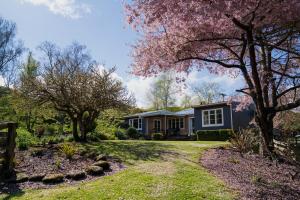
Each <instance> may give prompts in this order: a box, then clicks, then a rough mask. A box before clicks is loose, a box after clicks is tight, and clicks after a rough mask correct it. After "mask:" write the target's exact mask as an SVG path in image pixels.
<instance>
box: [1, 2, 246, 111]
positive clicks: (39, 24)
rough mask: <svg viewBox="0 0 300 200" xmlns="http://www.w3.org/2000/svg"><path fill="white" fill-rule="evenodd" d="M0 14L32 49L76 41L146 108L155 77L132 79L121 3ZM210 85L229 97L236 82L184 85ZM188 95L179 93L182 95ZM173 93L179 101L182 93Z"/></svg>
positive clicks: (4, 8) (15, 8)
mask: <svg viewBox="0 0 300 200" xmlns="http://www.w3.org/2000/svg"><path fill="white" fill-rule="evenodd" d="M0 2H1V3H0V16H2V17H3V18H6V19H9V20H12V21H14V22H16V24H17V29H18V32H17V37H18V38H20V39H21V40H22V41H23V42H24V45H25V46H26V47H27V48H29V49H30V50H31V51H33V52H35V50H36V47H37V46H38V45H40V44H41V43H42V42H43V41H46V40H47V41H51V42H54V43H56V44H58V45H59V46H61V47H64V46H66V45H69V44H71V43H72V42H74V41H78V42H79V43H80V44H84V45H86V46H87V47H88V49H89V50H90V53H91V55H92V56H93V58H94V59H96V60H97V61H99V62H100V63H104V64H105V65H106V67H113V66H116V67H117V72H116V76H118V77H119V78H120V79H122V80H123V81H124V84H125V85H126V86H127V87H128V89H129V90H130V91H131V92H132V93H134V94H135V96H136V98H137V105H138V106H140V107H147V106H148V105H149V102H148V101H147V99H146V96H147V91H149V87H150V85H151V84H152V82H153V81H155V78H148V79H144V78H142V77H134V76H132V75H130V74H129V73H128V72H129V71H130V63H131V61H132V59H131V57H130V51H131V48H130V44H133V43H134V42H135V41H136V39H137V38H138V36H137V34H136V33H135V32H134V31H133V30H131V28H130V27H128V26H127V25H126V23H125V17H124V13H123V6H122V3H121V2H122V1H121V0H84V1H83V0H0ZM203 81H215V82H219V83H220V84H222V88H223V89H224V92H225V93H227V94H231V93H232V92H233V91H234V90H235V89H237V88H239V87H241V85H242V84H241V80H240V79H231V78H228V77H226V76H223V77H217V76H212V75H210V74H208V73H207V72H192V73H191V76H190V77H189V78H188V83H189V84H200V83H201V82H203ZM189 92H190V91H188V90H184V91H183V93H189ZM183 93H182V94H178V95H179V96H178V99H180V97H181V96H182V95H183Z"/></svg>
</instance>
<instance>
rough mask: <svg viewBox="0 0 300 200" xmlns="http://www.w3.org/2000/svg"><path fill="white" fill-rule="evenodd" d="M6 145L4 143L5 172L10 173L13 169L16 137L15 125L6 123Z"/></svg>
mask: <svg viewBox="0 0 300 200" xmlns="http://www.w3.org/2000/svg"><path fill="white" fill-rule="evenodd" d="M7 126H8V127H7V128H8V133H7V143H6V153H5V159H6V170H7V171H8V172H9V173H10V172H12V171H13V169H14V158H15V148H16V136H17V132H16V129H17V124H16V123H8V124H7Z"/></svg>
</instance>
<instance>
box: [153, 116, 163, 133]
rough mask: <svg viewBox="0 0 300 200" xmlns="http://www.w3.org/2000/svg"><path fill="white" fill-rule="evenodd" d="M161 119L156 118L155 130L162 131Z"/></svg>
mask: <svg viewBox="0 0 300 200" xmlns="http://www.w3.org/2000/svg"><path fill="white" fill-rule="evenodd" d="M160 122H161V121H160V120H159V119H155V120H154V130H155V132H160V128H161V127H160Z"/></svg>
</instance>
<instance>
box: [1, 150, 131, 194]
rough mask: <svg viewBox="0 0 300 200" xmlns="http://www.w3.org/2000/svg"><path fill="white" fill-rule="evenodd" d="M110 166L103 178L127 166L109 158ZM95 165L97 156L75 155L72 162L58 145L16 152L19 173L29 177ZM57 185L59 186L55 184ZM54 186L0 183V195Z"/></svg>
mask: <svg viewBox="0 0 300 200" xmlns="http://www.w3.org/2000/svg"><path fill="white" fill-rule="evenodd" d="M107 161H108V162H109V164H110V170H107V171H105V172H104V174H103V175H102V176H107V175H112V174H114V173H116V172H118V171H120V170H122V169H124V168H125V166H124V165H123V164H122V163H121V162H120V161H119V160H118V159H114V158H112V157H107ZM93 163H95V156H94V157H93V156H89V155H80V154H75V155H74V156H73V158H72V159H71V160H69V159H67V158H66V157H65V156H64V155H63V154H62V153H61V152H60V151H59V149H58V146H57V145H50V146H47V147H38V148H34V149H30V150H26V151H18V150H17V151H16V167H15V171H16V172H17V173H25V174H26V175H28V176H32V175H36V174H58V173H61V174H64V175H66V174H68V173H69V172H71V171H83V172H84V171H85V170H86V169H87V167H89V166H91V165H92V164H93ZM102 176H91V175H88V174H87V176H86V178H85V179H83V180H80V181H75V180H71V179H67V178H65V179H64V182H63V184H65V183H68V184H76V183H81V182H85V181H90V180H93V179H98V178H100V177H102ZM55 185H57V184H55ZM53 186H54V184H44V183H42V182H31V181H27V182H24V183H6V182H1V181H0V194H1V193H9V194H14V193H17V192H20V191H22V190H24V189H42V188H51V187H53Z"/></svg>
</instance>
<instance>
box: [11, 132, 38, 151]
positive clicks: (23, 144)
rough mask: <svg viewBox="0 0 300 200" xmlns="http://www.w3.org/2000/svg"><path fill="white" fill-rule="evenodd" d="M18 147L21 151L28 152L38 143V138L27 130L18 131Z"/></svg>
mask: <svg viewBox="0 0 300 200" xmlns="http://www.w3.org/2000/svg"><path fill="white" fill-rule="evenodd" d="M16 142H17V147H18V148H19V149H20V150H27V149H28V148H29V147H30V146H33V145H34V144H36V142H37V138H36V137H34V136H33V135H32V134H31V133H30V132H28V131H27V130H25V129H22V128H19V129H17V139H16Z"/></svg>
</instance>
